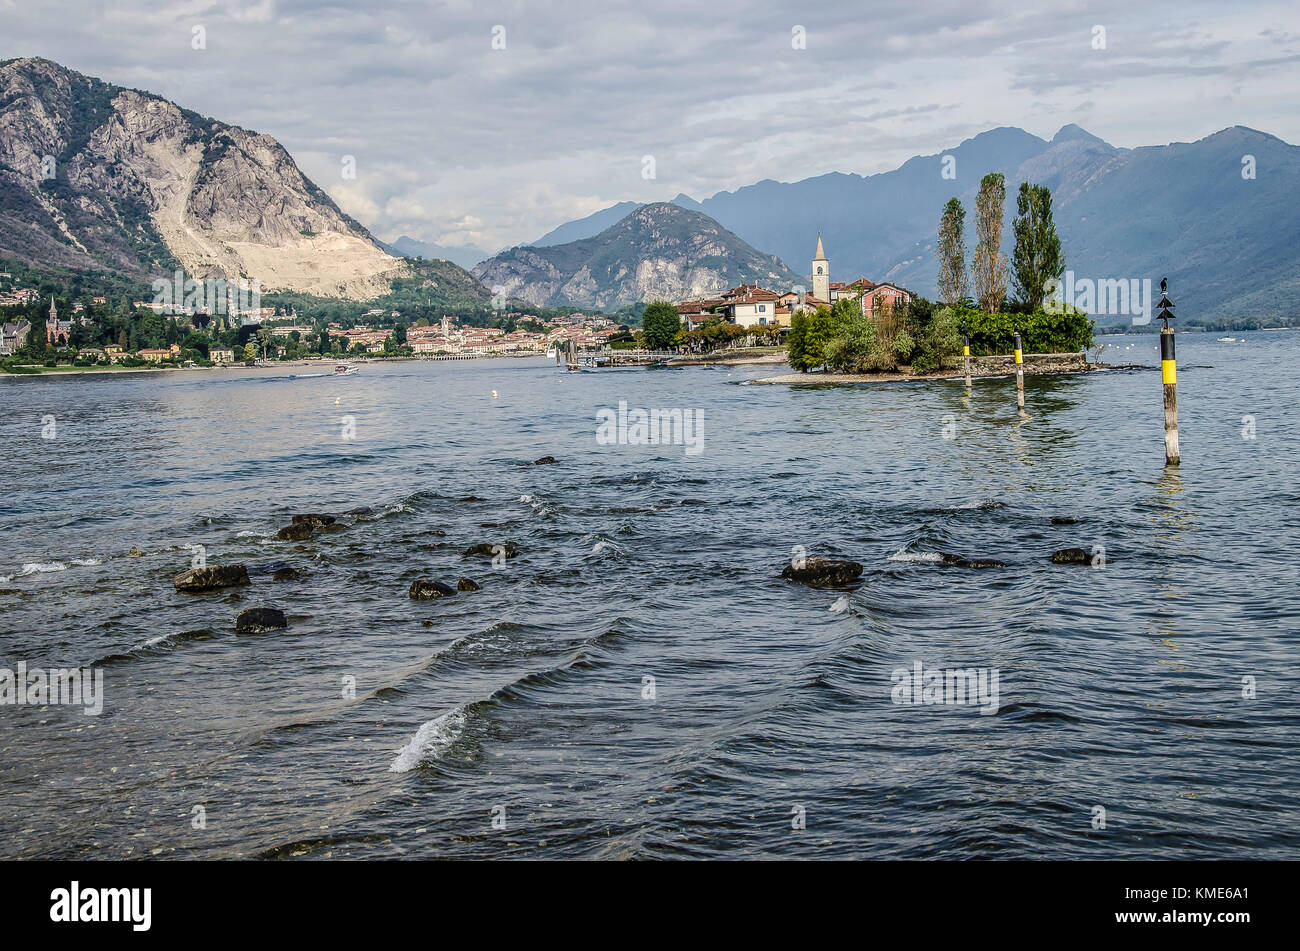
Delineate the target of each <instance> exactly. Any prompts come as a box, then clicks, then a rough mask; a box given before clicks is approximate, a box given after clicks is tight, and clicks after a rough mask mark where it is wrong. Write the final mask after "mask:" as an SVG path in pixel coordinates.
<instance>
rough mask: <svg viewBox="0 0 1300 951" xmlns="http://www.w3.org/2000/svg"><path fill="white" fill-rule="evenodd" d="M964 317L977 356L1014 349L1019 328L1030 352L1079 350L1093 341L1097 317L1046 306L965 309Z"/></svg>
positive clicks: (1074, 351) (1026, 350) (1003, 352)
mask: <svg viewBox="0 0 1300 951" xmlns="http://www.w3.org/2000/svg"><path fill="white" fill-rule="evenodd" d="M960 318H961V320H963V321H964V322H965V323H966V326H967V330H968V333H969V334H970V346H971V353H972V354H975V355H976V356H986V355H988V354H995V353H1001V354H1006V353H1011V352H1012V351H1013V350H1014V349H1015V333H1016V331H1019V332H1020V338H1021V343H1022V344H1023V345H1024V351H1025V352H1026V353H1078V352H1079V351H1080V350H1084V349H1086V348H1088V347H1091V346H1092V345H1093V343H1092V330H1093V326H1094V325H1093V321H1092V320H1091V319H1090V318H1089V317H1088V315H1087V314H1085V313H1081V312H1076V311H1074V310H1070V311H1069V312H1067V313H1061V314H1055V313H1048V312H1046V311H1043V310H1036V311H1034V312H1033V313H1032V314H1007V313H994V314H986V313H984V312H983V311H980V310H963V311H962V312H961V314H960Z"/></svg>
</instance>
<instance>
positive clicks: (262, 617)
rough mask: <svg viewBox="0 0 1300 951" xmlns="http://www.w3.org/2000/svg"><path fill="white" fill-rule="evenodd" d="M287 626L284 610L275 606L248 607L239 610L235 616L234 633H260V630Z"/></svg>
mask: <svg viewBox="0 0 1300 951" xmlns="http://www.w3.org/2000/svg"><path fill="white" fill-rule="evenodd" d="M288 626H289V621H288V620H287V619H286V618H285V616H284V612H283V611H280V610H277V609H276V608H249V609H248V610H247V611H240V612H239V617H237V618H235V633H236V634H260V633H261V632H262V631H278V630H281V629H283V628H286V627H288Z"/></svg>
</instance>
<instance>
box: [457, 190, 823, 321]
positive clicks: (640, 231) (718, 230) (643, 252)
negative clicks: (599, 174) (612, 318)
mask: <svg viewBox="0 0 1300 951" xmlns="http://www.w3.org/2000/svg"><path fill="white" fill-rule="evenodd" d="M473 274H474V276H475V277H477V278H478V279H479V280H480V281H482V282H483V284H485V285H486V286H488V287H490V288H496V287H503V288H505V293H506V294H508V295H509V296H511V297H517V298H519V299H521V300H526V301H528V302H530V303H532V304H535V305H537V306H544V305H551V306H561V307H562V306H577V307H599V308H602V309H614V308H618V307H621V306H623V305H625V304H632V303H636V302H638V301H650V300H654V299H656V298H665V299H667V300H684V299H686V298H690V297H698V296H701V295H704V294H711V293H715V292H717V291H721V290H725V289H726V288H728V287H733V286H735V285H737V284H741V283H753V282H758V283H760V284H765V285H768V286H771V287H786V286H789V285H792V284H798V283H800V278H799V275H798V274H796V273H795V272H793V271H791V270H790V269H789V268H788V267H786V266H785V264H783V263H782V262H781V261H780V259H778V258H776V257H774V256H773V255H770V254H763V253H762V252H760V251H757V250H755V249H754V248H753V247H751V246H750V245H748V244H746V243H745V242H744V241H742V240H741V239H740V238H738V237H736V235H734V234H732V233H731V232H730V231H728V230H727V229H725V228H723V227H722V226H721V225H719V224H718V223H717V222H716V221H714V220H713V219H712V218H709V217H708V216H707V215H703V214H700V213H699V212H696V211H690V210H689V209H685V208H681V207H679V206H677V205H673V204H669V203H666V202H660V203H657V204H651V205H642V206H641V207H639V208H636V209H635V210H634V211H632V212H631V214H629V215H627V216H626V217H624V218H623V219H622V220H620V221H618V222H617V223H615V224H613V225H611V226H610V227H608V228H606V229H605V230H603V231H601V232H600V233H599V234H596V235H594V236H592V237H589V238H584V239H582V240H580V241H571V242H568V243H566V244H558V245H552V246H550V247H531V246H521V247H515V248H510V249H509V250H506V251H503V252H501V253H500V254H498V255H496V256H495V257H493V258H490V259H489V260H487V261H484V262H482V263H481V264H479V265H478V266H477V267H475V268H474V270H473Z"/></svg>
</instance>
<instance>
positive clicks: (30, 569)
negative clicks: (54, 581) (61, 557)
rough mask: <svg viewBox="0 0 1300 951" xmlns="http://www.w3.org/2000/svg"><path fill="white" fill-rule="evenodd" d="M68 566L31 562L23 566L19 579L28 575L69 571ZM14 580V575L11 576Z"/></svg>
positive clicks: (59, 563) (56, 563) (58, 563)
mask: <svg viewBox="0 0 1300 951" xmlns="http://www.w3.org/2000/svg"><path fill="white" fill-rule="evenodd" d="M67 570H68V566H67V565H65V564H64V563H63V562H61V561H47V562H39V561H29V562H27V564H25V565H23V567H22V570H21V571H19V572H18V577H20V578H25V577H27V575H45V574H49V573H50V572H53V571H67ZM10 577H11V578H12V577H13V575H10Z"/></svg>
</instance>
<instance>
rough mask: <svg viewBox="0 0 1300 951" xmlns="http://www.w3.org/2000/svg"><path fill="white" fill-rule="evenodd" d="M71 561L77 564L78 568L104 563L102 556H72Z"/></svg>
mask: <svg viewBox="0 0 1300 951" xmlns="http://www.w3.org/2000/svg"><path fill="white" fill-rule="evenodd" d="M72 563H73V564H74V565H76V566H78V567H79V568H88V567H91V566H93V565H102V564H103V563H104V559H103V558H74V559H72Z"/></svg>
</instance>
